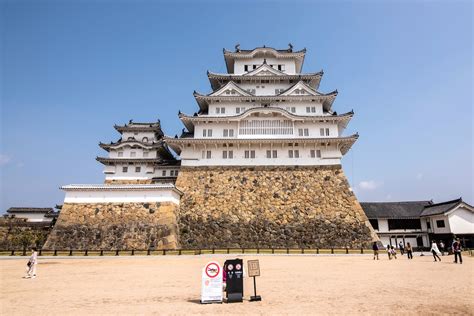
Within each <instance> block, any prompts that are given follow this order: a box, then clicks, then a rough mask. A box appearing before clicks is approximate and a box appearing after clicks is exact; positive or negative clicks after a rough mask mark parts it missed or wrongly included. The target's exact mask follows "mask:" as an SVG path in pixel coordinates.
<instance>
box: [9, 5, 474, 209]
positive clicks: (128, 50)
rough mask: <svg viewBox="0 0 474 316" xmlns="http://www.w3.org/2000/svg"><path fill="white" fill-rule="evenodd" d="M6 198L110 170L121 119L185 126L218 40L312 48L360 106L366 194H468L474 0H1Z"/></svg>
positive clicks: (49, 198)
mask: <svg viewBox="0 0 474 316" xmlns="http://www.w3.org/2000/svg"><path fill="white" fill-rule="evenodd" d="M0 3H1V17H0V21H1V22H0V23H1V24H0V29H1V69H0V71H1V86H0V87H1V121H0V123H1V147H0V172H1V174H0V176H1V188H0V189H1V197H0V212H1V211H4V210H5V209H6V208H8V207H10V206H54V205H55V204H56V203H59V204H61V203H62V199H63V196H64V195H63V193H62V192H61V191H60V190H59V189H58V188H59V186H61V185H64V184H71V183H101V182H103V179H104V175H103V174H102V165H101V164H99V163H98V162H97V161H96V160H95V157H96V156H98V155H105V154H106V152H105V151H102V150H101V149H100V148H99V147H98V143H99V141H103V142H109V141H112V140H113V141H115V140H117V139H118V138H119V137H120V136H119V134H118V133H117V132H116V131H115V130H114V129H113V125H114V124H123V123H126V122H127V121H128V120H129V119H134V120H135V121H154V120H156V119H157V118H159V119H161V122H162V125H163V127H164V130H165V133H167V134H169V135H174V134H177V133H180V131H181V128H182V127H183V126H182V125H181V123H180V121H179V119H178V117H177V113H178V110H181V111H182V112H185V113H189V114H192V113H194V112H195V111H196V110H197V108H198V107H197V104H196V103H195V100H194V98H193V96H192V92H193V90H197V91H199V92H203V93H204V92H206V93H207V92H209V91H210V86H209V82H208V80H207V77H206V71H207V70H212V71H215V72H225V65H224V59H223V55H222V48H224V47H226V48H228V49H233V48H234V45H235V44H236V43H240V44H241V48H242V49H249V48H254V47H256V46H262V45H267V46H272V47H275V48H286V47H287V45H288V43H289V42H291V43H293V45H294V48H295V49H301V48H303V47H306V48H307V54H306V60H305V63H304V67H303V70H304V71H305V72H314V71H319V70H321V69H323V70H324V76H323V79H322V82H321V86H320V91H322V92H329V91H332V90H334V89H338V90H339V95H338V97H337V99H336V101H335V103H334V106H333V107H334V109H335V110H336V111H338V112H339V113H342V112H346V111H350V110H351V109H354V111H355V116H354V118H353V120H352V121H351V123H350V125H349V127H348V130H347V131H346V134H351V133H353V132H356V131H357V132H359V134H360V138H359V140H358V141H357V142H356V144H355V145H354V146H353V148H352V150H351V151H350V152H349V154H347V156H346V157H345V158H344V160H343V167H344V170H345V172H346V174H347V176H348V178H349V181H350V183H351V184H352V185H353V187H354V188H355V191H356V194H357V196H358V198H359V199H360V200H361V201H398V200H426V199H434V201H435V202H438V201H443V200H447V199H454V198H458V197H460V196H462V197H463V198H464V200H466V201H467V202H468V203H471V204H472V203H473V202H474V194H473V182H472V181H473V180H472V179H473V130H472V122H473V103H472V87H473V86H472V84H473V82H472V78H473V77H472V74H473V73H472V72H473V68H472V54H473V52H472V40H473V34H472V32H473V22H472V15H473V6H472V4H471V2H470V1H418V2H417V1H415V2H412V1H402V2H383V1H357V2H356V1H354V2H350V1H320V2H318V1H212V2H210V1H209V2H204V1H201V2H198V1H189V2H188V1H106V0H102V1H100V0H96V1H85V0H83V1H40V0H34V1H21V0H20V1H5V0H3V1H0Z"/></svg>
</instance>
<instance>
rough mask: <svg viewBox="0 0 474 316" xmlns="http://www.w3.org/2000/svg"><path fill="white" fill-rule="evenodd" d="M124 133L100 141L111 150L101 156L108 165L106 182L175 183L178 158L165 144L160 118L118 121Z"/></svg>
mask: <svg viewBox="0 0 474 316" xmlns="http://www.w3.org/2000/svg"><path fill="white" fill-rule="evenodd" d="M114 127H115V129H116V130H117V131H118V132H119V133H120V134H121V135H122V138H120V139H119V140H118V141H117V142H111V143H109V144H104V143H99V146H100V147H101V148H102V149H104V150H106V151H107V152H108V153H109V156H108V157H97V158H96V159H97V161H99V162H100V163H102V164H104V165H105V168H104V174H105V183H143V184H145V183H156V182H170V183H174V182H175V180H176V177H177V176H178V170H179V160H176V159H175V158H174V157H173V155H172V154H171V152H170V151H169V150H168V148H167V146H166V144H164V142H163V140H162V138H163V131H162V130H161V124H160V122H159V121H157V122H152V123H135V122H133V121H132V120H130V122H129V123H128V124H125V125H115V126H114Z"/></svg>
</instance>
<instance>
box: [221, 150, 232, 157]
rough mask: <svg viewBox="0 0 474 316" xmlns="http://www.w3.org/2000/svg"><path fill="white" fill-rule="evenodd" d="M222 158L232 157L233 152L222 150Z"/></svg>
mask: <svg viewBox="0 0 474 316" xmlns="http://www.w3.org/2000/svg"><path fill="white" fill-rule="evenodd" d="M222 158H223V159H232V158H234V152H233V151H232V150H229V151H227V150H224V151H223V152H222Z"/></svg>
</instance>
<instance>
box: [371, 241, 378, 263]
mask: <svg viewBox="0 0 474 316" xmlns="http://www.w3.org/2000/svg"><path fill="white" fill-rule="evenodd" d="M372 249H373V250H374V260H375V257H377V260H379V246H377V242H376V241H374V244H373V245H372Z"/></svg>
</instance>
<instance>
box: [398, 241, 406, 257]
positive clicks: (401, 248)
mask: <svg viewBox="0 0 474 316" xmlns="http://www.w3.org/2000/svg"><path fill="white" fill-rule="evenodd" d="M398 249H400V254H401V255H402V256H403V254H404V253H405V246H403V243H402V242H401V241H400V242H399V243H398Z"/></svg>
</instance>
